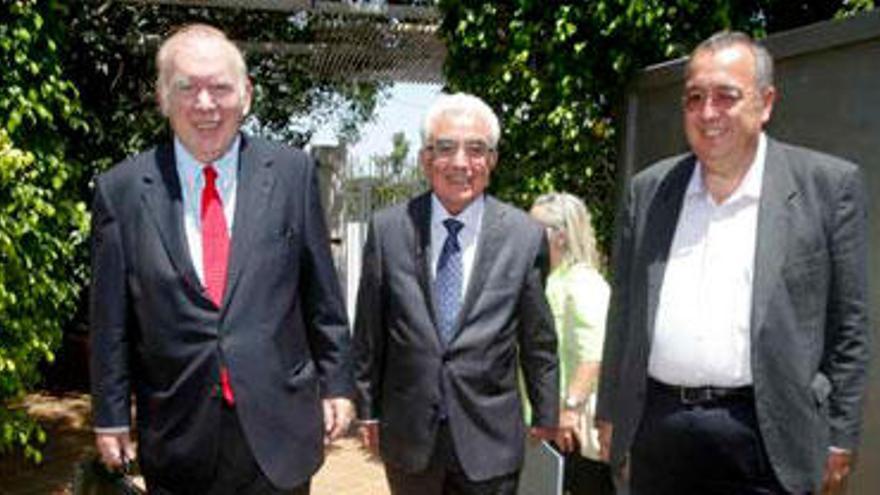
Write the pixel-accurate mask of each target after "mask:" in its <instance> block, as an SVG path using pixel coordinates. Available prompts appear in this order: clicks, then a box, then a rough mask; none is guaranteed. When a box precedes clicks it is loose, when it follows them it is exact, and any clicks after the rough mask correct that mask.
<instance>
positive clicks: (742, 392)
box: [648, 378, 755, 405]
mask: <svg viewBox="0 0 880 495" xmlns="http://www.w3.org/2000/svg"><path fill="white" fill-rule="evenodd" d="M648 382H649V386H650V388H651V389H653V390H654V391H656V392H658V393H660V394H661V395H664V396H667V397H671V398H673V399H675V400H677V401H678V402H680V403H682V404H684V405H699V404H706V403H711V402H719V401H722V400H734V399H747V400H753V399H754V396H755V393H754V388H753V387H751V386H748V385H746V386H743V387H713V386H711V385H707V386H703V387H682V386H679V385H669V384H666V383H663V382H658V381H657V380H654V379H653V378H649V379H648Z"/></svg>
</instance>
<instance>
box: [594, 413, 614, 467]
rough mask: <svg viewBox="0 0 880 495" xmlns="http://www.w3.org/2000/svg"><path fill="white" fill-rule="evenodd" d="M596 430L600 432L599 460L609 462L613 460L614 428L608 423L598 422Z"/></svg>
mask: <svg viewBox="0 0 880 495" xmlns="http://www.w3.org/2000/svg"><path fill="white" fill-rule="evenodd" d="M596 429H597V430H599V460H601V461H603V462H608V461H609V460H610V459H611V435H612V434H613V433H614V426H612V424H611V423H610V422H608V421H602V420H598V419H597V420H596Z"/></svg>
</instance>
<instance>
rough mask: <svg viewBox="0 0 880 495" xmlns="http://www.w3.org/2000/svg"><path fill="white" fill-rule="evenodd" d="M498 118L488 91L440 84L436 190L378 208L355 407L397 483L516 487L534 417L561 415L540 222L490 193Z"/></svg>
mask: <svg viewBox="0 0 880 495" xmlns="http://www.w3.org/2000/svg"><path fill="white" fill-rule="evenodd" d="M499 132H500V131H499V125H498V119H497V117H496V116H495V114H494V113H493V112H492V110H491V109H490V108H489V107H488V106H487V105H486V104H485V103H484V102H482V101H481V100H479V99H478V98H476V97H474V96H470V95H465V94H456V95H451V96H449V95H446V96H442V97H441V98H440V99H439V100H438V101H437V102H436V103H435V104H434V105H433V106H432V107H431V109H430V110H429V111H428V114H427V116H426V118H425V124H424V127H423V136H422V137H423V143H424V146H423V148H422V150H421V154H420V161H421V164H422V167H423V169H424V172H425V175H426V176H427V178H428V181H429V182H430V184H431V192H429V193H425V194H422V195H420V196H418V197H416V198H414V199H412V200H410V201H408V202H405V203H403V204H399V205H396V206H393V207H391V208H388V209H386V210H383V211H380V212H378V213H377V214H376V215H375V216H374V217H373V219H372V221H371V222H370V227H369V234H368V237H367V244H366V248H365V251H364V262H363V272H362V275H361V285H360V290H359V293H358V302H357V316H356V319H355V337H354V353H355V363H356V364H355V367H356V369H355V377H356V380H357V388H358V417H359V418H360V419H361V420H362V423H363V424H362V428H361V434H362V436H363V439H364V442H365V444H366V445H367V446H368V447H369V448H372V449H376V450H378V451H379V452H381V455H382V458H383V459H384V461H385V469H386V475H387V477H388V482H389V485H390V487H391V492H392V493H393V494H395V495H398V494H418V495H432V494H499V495H503V494H513V493H516V486H517V482H518V472H519V469H520V466H521V464H522V460H523V448H524V440H525V438H524V437H525V425H524V422H523V411H522V405H521V403H520V393H519V387H518V377H517V369H518V367H519V369H521V370H522V377H523V381H524V384H525V390H526V391H527V393H528V397H529V400H530V402H531V405H532V411H533V414H532V416H533V421H532V424H533V433H534V434H536V435H537V436H540V437H543V438H551V437H552V436H553V435H554V433H555V428H554V427H555V425H556V421H557V418H558V408H559V404H558V402H559V394H558V387H559V385H558V382H559V374H558V363H557V358H556V334H555V331H554V328H553V318H552V316H551V313H550V309H549V307H548V305H547V302H546V300H545V299H544V289H543V281H544V278H545V276H546V273H547V267H548V264H547V263H548V250H547V242H546V240H545V236H544V229H543V228H542V227H541V226H540V225H539V224H537V223H536V222H534V221H533V220H532V219H530V218H529V217H528V215H526V214H525V213H524V212H522V211H520V210H517V209H515V208H513V207H511V206H509V205H506V204H504V203H501V202H499V201H497V200H496V199H494V198H492V197H491V196H488V195H486V194H484V190H485V188H486V186H487V184H488V183H489V175H490V173H491V172H492V170H493V169H494V167H495V165H496V162H497V153H496V151H495V146H496V144H497V142H498V136H499Z"/></svg>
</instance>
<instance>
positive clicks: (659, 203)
mask: <svg viewBox="0 0 880 495" xmlns="http://www.w3.org/2000/svg"><path fill="white" fill-rule="evenodd" d="M695 165H696V160H695V158H694V157H693V155H690V156H687V157H685V158H683V159H682V160H681V161H679V162H678V163H677V164H676V165H675V166H674V167H673V168H672V169H671V170H670V171H669V173H667V174H666V176H665V177H664V178H663V179H662V182H661V183H660V185H659V186H658V188H657V193H656V194H655V195H654V198H653V199H652V200H651V201H652V204H651V205H649V206H648V210H647V212H648V216H647V219H646V221H645V227H644V228H645V232H644V236H643V239H644V244H645V250H644V256H645V263H646V266H647V274H648V279H647V291H648V292H647V305H646V307H647V311H648V313H647V314H646V315H645V318H646V321H647V327H646V329H647V332H648V337H649V339H648V342H650V341H651V337H652V336H653V334H654V318H655V316H656V314H657V304H658V303H659V300H660V288H661V286H662V285H663V276H664V274H665V273H666V263H667V261H668V260H669V250H670V249H671V248H672V239H673V237H674V235H675V229H676V226H677V225H678V216H679V214H680V213H681V207H682V203H683V201H684V194H685V191H686V190H687V185H688V181H690V178H691V174H692V173H693V171H694V166H695Z"/></svg>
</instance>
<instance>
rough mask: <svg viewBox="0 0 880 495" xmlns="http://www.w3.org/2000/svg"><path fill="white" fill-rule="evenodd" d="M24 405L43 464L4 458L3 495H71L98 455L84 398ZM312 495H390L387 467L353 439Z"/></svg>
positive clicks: (337, 450) (32, 399) (344, 443)
mask: <svg viewBox="0 0 880 495" xmlns="http://www.w3.org/2000/svg"><path fill="white" fill-rule="evenodd" d="M25 407H27V408H28V410H29V411H30V412H31V414H33V415H34V416H35V417H37V418H38V419H39V421H40V423H41V424H42V425H43V428H45V429H46V431H47V434H48V440H47V442H46V444H45V445H44V446H43V448H42V451H43V454H44V456H45V459H44V461H43V463H42V464H41V465H39V466H34V465H32V464H30V463H27V462H25V461H23V460H21V459H18V458H12V457H10V456H0V495H68V494H70V493H71V490H70V485H71V482H72V480H73V474H74V468H75V466H76V464H77V462H79V461H80V460H82V459H87V458H89V457H90V456H93V455H94V452H95V451H94V447H93V444H92V442H93V439H92V434H91V431H90V425H89V419H88V418H89V414H90V411H91V407H90V403H89V397H88V395H85V394H64V395H49V394H33V395H30V396H28V397H27V399H26V401H25ZM312 495H388V488H387V486H386V484H385V476H384V473H383V471H382V465H381V463H379V462H378V461H376V460H374V459H372V458H371V457H370V456H369V455H368V454H367V453H366V452H364V451H363V450H362V449H361V448H360V447H359V445H358V442H357V440H355V439H353V438H346V439H342V440H340V441H339V442H337V443H336V444H334V445H333V446H331V447H330V448H329V449H328V452H327V460H326V462H325V463H324V467H323V468H321V470H320V471H319V472H318V474H317V476H315V478H314V479H313V481H312Z"/></svg>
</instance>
